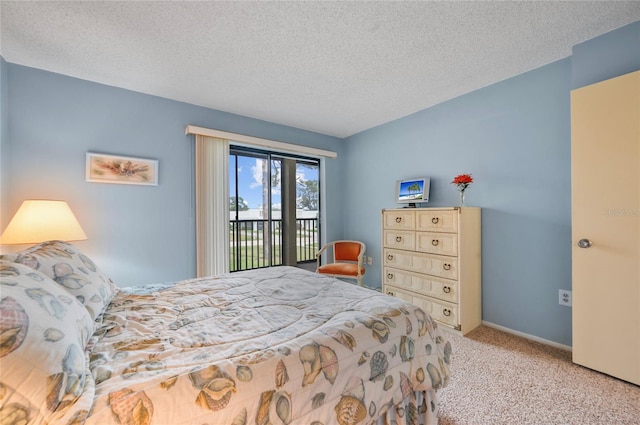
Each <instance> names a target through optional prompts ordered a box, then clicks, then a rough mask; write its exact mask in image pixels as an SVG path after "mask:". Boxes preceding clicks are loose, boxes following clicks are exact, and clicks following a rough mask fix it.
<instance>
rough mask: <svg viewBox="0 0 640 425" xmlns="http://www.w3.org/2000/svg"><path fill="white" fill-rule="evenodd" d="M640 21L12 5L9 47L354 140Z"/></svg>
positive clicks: (493, 11)
mask: <svg viewBox="0 0 640 425" xmlns="http://www.w3.org/2000/svg"><path fill="white" fill-rule="evenodd" d="M637 20H640V2H637V1H631V2H622V1H600V2H583V1H569V2H559V1H535V2H528V1H519V2H508V1H507V2H505V1H482V2H480V1H473V2H458V1H456V2H453V1H451V2H448V1H440V2H435V1H422V2H194V1H162V2H159V1H153V2H151V1H141V2H131V1H126V2H113V1H110V2H101V1H87V2H85V1H73V2H58V1H47V2H12V1H1V2H0V24H1V28H0V37H1V39H0V53H1V54H2V56H3V57H4V59H5V60H6V61H8V62H11V63H16V64H20V65H26V66H30V67H35V68H40V69H45V70H48V71H52V72H56V73H60V74H65V75H70V76H73V77H77V78H82V79H86V80H90V81H95V82H99V83H103V84H108V85H112V86H117V87H123V88H127V89H131V90H135V91H139V92H143V93H148V94H153V95H157V96H162V97H166V98H169V99H175V100H179V101H183V102H188V103H192V104H195V105H201V106H206V107H209V108H213V109H217V110H221V111H227V112H232V113H236V114H239V115H244V116H247V117H253V118H258V119H262V120H266V121H270V122H274V123H279V124H285V125H289V126H292V127H297V128H302V129H306V130H311V131H315V132H319V133H324V134H328V135H333V136H338V137H346V136H349V135H352V134H354V133H357V132H360V131H363V130H366V129H369V128H371V127H375V126H377V125H380V124H383V123H385V122H388V121H391V120H394V119H396V118H400V117H403V116H406V115H409V114H411V113H413V112H416V111H419V110H422V109H425V108H427V107H429V106H432V105H435V104H437V103H440V102H442V101H445V100H448V99H451V98H454V97H456V96H459V95H462V94H465V93H468V92H470V91H473V90H476V89H478V88H481V87H484V86H487V85H490V84H492V83H495V82H497V81H500V80H504V79H506V78H509V77H512V76H514V75H517V74H521V73H523V72H526V71H529V70H531V69H534V68H537V67H539V66H542V65H545V64H548V63H551V62H553V61H556V60H559V59H562V58H565V57H568V56H570V55H571V48H572V46H574V45H575V44H578V43H580V42H583V41H586V40H588V39H591V38H593V37H595V36H598V35H600V34H603V33H605V32H608V31H611V30H614V29H616V28H619V27H621V26H624V25H626V24H628V23H631V22H635V21H637Z"/></svg>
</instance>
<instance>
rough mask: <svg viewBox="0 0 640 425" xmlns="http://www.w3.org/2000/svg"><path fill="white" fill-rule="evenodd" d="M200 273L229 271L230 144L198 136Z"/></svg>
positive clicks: (198, 265) (197, 261)
mask: <svg viewBox="0 0 640 425" xmlns="http://www.w3.org/2000/svg"><path fill="white" fill-rule="evenodd" d="M195 156H196V158H195V166H196V167H195V168H196V273H197V276H198V277H203V276H210V275H215V274H220V273H227V272H228V271H229V141H228V140H225V139H219V138H216V137H209V136H201V135H196V151H195Z"/></svg>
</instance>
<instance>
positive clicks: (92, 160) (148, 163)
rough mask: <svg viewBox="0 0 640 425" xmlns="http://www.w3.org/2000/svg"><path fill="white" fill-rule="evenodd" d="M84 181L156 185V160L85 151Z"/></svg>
mask: <svg viewBox="0 0 640 425" xmlns="http://www.w3.org/2000/svg"><path fill="white" fill-rule="evenodd" d="M85 178H86V181H88V182H92V183H113V184H137V185H145V186H157V185H158V160H156V159H148V158H137V157H132V156H122V155H107V154H103V153H95V152H87V158H86V170H85Z"/></svg>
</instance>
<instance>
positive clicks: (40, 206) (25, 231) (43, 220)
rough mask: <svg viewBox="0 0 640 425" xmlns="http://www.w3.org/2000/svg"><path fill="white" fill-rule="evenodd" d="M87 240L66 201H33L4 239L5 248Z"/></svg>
mask: <svg viewBox="0 0 640 425" xmlns="http://www.w3.org/2000/svg"><path fill="white" fill-rule="evenodd" d="M85 239H87V235H86V234H85V233H84V231H83V230H82V227H80V223H78V220H77V219H76V217H75V216H74V215H73V212H71V208H69V205H68V204H67V203H66V202H65V201H49V200H40V199H36V200H33V199H29V200H26V201H24V202H23V203H22V205H20V208H19V209H18V212H16V215H14V216H13V218H12V219H11V222H9V225H8V226H7V228H6V229H5V230H4V232H3V233H2V236H0V244H1V245H18V244H35V243H40V242H44V241H49V240H61V241H79V240H85Z"/></svg>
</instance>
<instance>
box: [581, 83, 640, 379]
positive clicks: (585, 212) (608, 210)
mask: <svg viewBox="0 0 640 425" xmlns="http://www.w3.org/2000/svg"><path fill="white" fill-rule="evenodd" d="M571 131H572V136H571V137H572V143H571V164H572V173H571V181H572V199H571V201H572V244H573V250H572V260H573V263H572V271H573V288H572V289H573V361H574V362H575V363H578V364H581V365H583V366H586V367H588V368H591V369H595V370H598V371H601V372H604V373H606V374H609V375H612V376H615V377H617V378H620V379H623V380H625V381H629V382H632V383H635V384H638V385H640V71H637V72H634V73H631V74H626V75H623V76H621V77H617V78H613V79H611V80H607V81H603V82H600V83H597V84H593V85H591V86H587V87H583V88H580V89H577V90H574V91H573V92H572V93H571Z"/></svg>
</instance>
